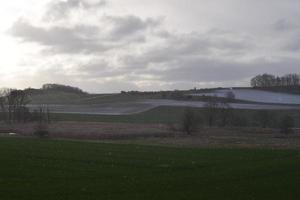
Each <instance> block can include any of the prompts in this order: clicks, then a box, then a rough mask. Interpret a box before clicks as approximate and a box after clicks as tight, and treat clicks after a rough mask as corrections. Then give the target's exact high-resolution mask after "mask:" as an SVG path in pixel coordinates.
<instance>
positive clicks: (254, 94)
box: [192, 89, 300, 104]
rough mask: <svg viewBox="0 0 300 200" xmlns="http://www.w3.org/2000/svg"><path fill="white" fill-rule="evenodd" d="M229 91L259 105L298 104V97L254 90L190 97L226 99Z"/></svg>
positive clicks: (219, 92) (219, 90) (299, 96)
mask: <svg viewBox="0 0 300 200" xmlns="http://www.w3.org/2000/svg"><path fill="white" fill-rule="evenodd" d="M229 91H232V92H233V93H234V94H235V98H236V99H239V100H246V101H254V102H261V103H278V104H300V95H292V94H285V93H276V92H268V91H262V90H255V89H217V90H215V91H214V92H211V93H198V94H192V95H195V96H202V95H205V96H217V97H226V94H227V93H228V92H229Z"/></svg>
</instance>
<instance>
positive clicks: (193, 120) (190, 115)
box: [182, 107, 201, 135]
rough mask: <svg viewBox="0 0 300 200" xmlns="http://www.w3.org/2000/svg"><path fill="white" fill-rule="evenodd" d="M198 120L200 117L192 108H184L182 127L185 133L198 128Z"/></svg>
mask: <svg viewBox="0 0 300 200" xmlns="http://www.w3.org/2000/svg"><path fill="white" fill-rule="evenodd" d="M200 122H201V120H200V118H199V117H198V116H197V115H196V113H195V112H194V110H193V109H192V108H190V107H187V108H186V109H185V110H184V114H183V119H182V128H183V131H184V132H185V133H187V134H188V135H191V134H192V132H194V131H195V130H196V129H197V128H198V126H199V124H200Z"/></svg>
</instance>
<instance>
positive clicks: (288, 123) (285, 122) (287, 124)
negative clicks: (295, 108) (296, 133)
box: [280, 115, 295, 134]
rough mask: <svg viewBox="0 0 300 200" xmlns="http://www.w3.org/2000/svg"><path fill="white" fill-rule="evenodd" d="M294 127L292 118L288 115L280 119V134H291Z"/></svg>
mask: <svg viewBox="0 0 300 200" xmlns="http://www.w3.org/2000/svg"><path fill="white" fill-rule="evenodd" d="M294 126H295V121H294V118H293V117H291V116H290V115H285V116H283V117H282V119H281V123H280V132H281V133H284V134H289V133H293V127H294Z"/></svg>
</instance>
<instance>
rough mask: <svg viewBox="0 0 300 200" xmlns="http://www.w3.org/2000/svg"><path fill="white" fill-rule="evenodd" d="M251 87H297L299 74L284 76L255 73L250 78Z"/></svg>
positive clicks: (299, 84)
mask: <svg viewBox="0 0 300 200" xmlns="http://www.w3.org/2000/svg"><path fill="white" fill-rule="evenodd" d="M251 86H252V87H261V88H268V87H298V86H300V75H298V74H286V75H284V76H281V77H279V76H277V77H275V76H274V75H271V74H262V75H257V76H256V77H254V78H252V79H251Z"/></svg>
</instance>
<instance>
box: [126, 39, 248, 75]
mask: <svg viewBox="0 0 300 200" xmlns="http://www.w3.org/2000/svg"><path fill="white" fill-rule="evenodd" d="M163 39H164V42H162V43H160V45H156V46H154V47H152V48H149V49H147V50H146V51H144V52H142V53H141V54H140V55H136V56H132V55H129V56H125V57H123V58H122V59H123V60H122V61H123V62H124V63H125V65H126V66H127V67H128V68H135V69H137V70H138V69H139V68H140V67H147V66H148V65H150V64H153V65H157V64H162V63H167V64H168V65H169V66H171V67H172V65H173V64H172V63H174V62H178V61H181V60H183V59H194V58H201V57H210V56H212V55H214V53H215V51H218V52H223V54H224V56H225V57H226V56H232V55H234V56H236V55H240V54H243V53H246V50H249V49H251V48H252V44H251V43H249V42H248V41H245V40H243V39H235V40H233V39H230V38H226V37H214V36H213V35H208V34H199V33H190V34H168V36H164V37H163Z"/></svg>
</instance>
